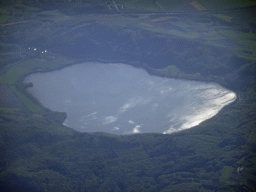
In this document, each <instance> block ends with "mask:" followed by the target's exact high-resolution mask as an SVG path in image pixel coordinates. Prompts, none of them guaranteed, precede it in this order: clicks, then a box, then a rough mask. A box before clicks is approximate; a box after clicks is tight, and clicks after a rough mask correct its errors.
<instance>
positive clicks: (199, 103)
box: [25, 63, 236, 134]
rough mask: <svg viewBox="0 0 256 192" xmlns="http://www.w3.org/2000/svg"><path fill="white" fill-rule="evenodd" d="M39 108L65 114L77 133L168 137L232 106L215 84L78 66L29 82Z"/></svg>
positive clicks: (127, 69)
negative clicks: (154, 133) (165, 135)
mask: <svg viewBox="0 0 256 192" xmlns="http://www.w3.org/2000/svg"><path fill="white" fill-rule="evenodd" d="M25 82H32V83H33V85H34V86H33V87H32V88H29V92H31V93H32V94H33V96H34V97H35V98H37V99H38V100H39V101H40V103H41V104H42V105H43V106H45V107H47V108H49V109H51V110H53V111H61V112H66V113H67V119H66V120H65V122H64V125H66V126H69V127H72V128H74V129H76V130H78V131H82V132H108V133H114V134H132V133H149V132H157V133H164V134H166V133H172V132H176V131H180V130H184V129H188V128H191V127H193V126H196V125H198V124H199V123H201V122H202V121H204V120H206V119H209V118H211V117H213V116H214V115H216V114H217V113H218V112H219V111H220V110H221V108H223V107H224V106H225V105H227V104H229V103H231V102H233V101H234V100H235V98H236V95H235V93H234V92H231V91H230V90H227V89H225V88H223V87H222V86H220V85H218V84H213V83H202V82H195V81H187V80H176V79H168V78H162V77H157V76H152V75H149V74H148V73H147V72H146V71H145V70H143V69H137V68H134V67H132V66H129V65H124V64H99V63H85V64H78V65H74V66H71V67H68V68H64V69H62V70H58V71H54V72H48V73H37V74H32V75H30V76H28V77H27V78H26V79H25Z"/></svg>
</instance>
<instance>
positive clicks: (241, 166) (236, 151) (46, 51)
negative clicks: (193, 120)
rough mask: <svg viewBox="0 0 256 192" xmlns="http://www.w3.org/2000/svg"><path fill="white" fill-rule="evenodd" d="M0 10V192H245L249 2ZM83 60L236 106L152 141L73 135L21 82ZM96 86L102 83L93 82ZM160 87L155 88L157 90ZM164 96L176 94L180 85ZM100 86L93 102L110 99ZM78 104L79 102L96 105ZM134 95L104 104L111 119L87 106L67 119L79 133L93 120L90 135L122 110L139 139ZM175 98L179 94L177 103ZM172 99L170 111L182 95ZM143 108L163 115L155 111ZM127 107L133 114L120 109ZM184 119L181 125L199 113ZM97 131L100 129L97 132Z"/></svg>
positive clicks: (253, 30)
mask: <svg viewBox="0 0 256 192" xmlns="http://www.w3.org/2000/svg"><path fill="white" fill-rule="evenodd" d="M0 5H1V7H0V24H1V26H0V83H1V87H0V88H1V91H2V92H1V93H3V94H1V95H0V100H1V101H2V102H1V108H0V150H1V153H0V191H40V192H41V191H61V192H63V191H67V192H70V191H75V192H76V191H117V192H119V191H125V192H134V191H139V192H141V191H152V192H155V191H161V192H165V191H177V192H184V191H186V192H195V191H201V192H205V191H209V192H217V191H218V192H224V191H225V192H226V191H229V192H233V191H234V192H248V191H250V192H251V191H255V190H256V188H255V181H256V179H255V177H256V171H255V167H256V151H255V149H256V134H255V132H256V128H255V124H256V115H255V114H256V86H255V85H256V76H255V74H256V67H255V65H256V46H255V45H256V43H255V42H256V15H255V13H256V11H255V6H256V3H255V2H253V1H249V0H246V1H242V0H225V2H224V1H221V0H215V1H210V0H204V1H202V0H196V1H194V0H193V1H192V0H191V1H190V0H189V1H187V0H174V1H169V0H157V1H146V0H137V1H134V0H122V1H108V0H101V1H90V0H79V1H74V0H71V1H70V0H63V1H57V0H48V1H45V0H37V1H26V0H20V1H15V0H1V1H0ZM88 62H90V63H101V64H103V63H104V66H105V67H110V66H112V65H111V64H113V63H115V64H117V63H123V64H127V65H128V66H127V67H130V68H129V69H133V68H132V67H135V68H136V71H134V72H133V73H132V76H133V77H134V75H135V74H137V70H138V71H143V74H147V73H148V74H150V75H154V78H156V79H158V78H159V79H161V80H160V82H162V81H163V84H161V85H165V86H170V84H169V81H170V82H172V81H174V80H173V79H175V81H180V82H183V81H185V80H190V81H191V80H192V81H193V82H191V83H192V84H196V85H199V84H200V83H202V84H203V85H205V84H207V86H208V85H210V87H209V88H207V89H208V90H211V89H212V88H213V87H215V88H216V87H217V89H218V90H223V89H224V90H227V91H228V92H231V93H230V94H231V96H232V97H231V98H233V96H234V94H235V95H236V100H235V101H234V102H232V103H230V104H228V105H226V106H224V107H223V108H222V109H221V110H220V111H218V109H217V108H215V109H214V111H215V112H216V111H218V113H217V114H216V115H214V116H213V117H211V118H210V119H207V120H205V121H203V122H201V123H200V124H199V125H197V126H195V127H193V128H191V129H184V130H180V131H178V132H173V133H171V134H162V132H164V131H166V130H169V129H163V130H162V131H161V134H160V133H155V132H154V133H143V134H126V135H117V134H110V133H99V132H97V133H95V132H93V130H94V128H93V127H92V126H94V125H91V126H88V127H87V128H89V129H91V131H92V132H79V131H77V130H75V129H73V128H69V127H67V126H64V125H63V123H64V122H65V121H66V122H65V123H67V124H68V125H69V124H70V122H68V118H69V117H68V114H66V113H64V112H56V111H52V110H50V109H51V107H52V106H48V107H45V106H44V105H42V103H43V102H42V101H41V103H40V102H38V100H36V99H35V97H36V98H39V97H40V96H42V95H45V94H46V95H47V94H49V92H47V91H41V92H37V93H38V95H35V94H34V96H33V95H32V94H33V92H32V90H34V89H35V88H36V83H34V87H33V86H32V84H31V83H24V80H25V79H26V77H28V78H29V77H30V76H29V75H32V76H34V75H48V74H49V72H51V73H54V74H55V73H59V72H61V71H65V69H68V67H70V69H72V68H75V67H76V64H79V63H88ZM108 64H110V65H108ZM144 70H145V71H144ZM99 71H100V70H99ZM104 71H105V70H104ZM128 71H129V70H128ZM38 73H41V74H38ZM43 73H44V74H43ZM148 74H147V75H148ZM99 76H100V77H101V76H102V79H103V76H104V73H102V74H101V75H99ZM73 77H74V76H72V75H71V78H73ZM107 77H108V76H105V79H107ZM124 77H125V76H124ZM124 77H123V76H122V77H119V78H120V79H121V78H124ZM162 78H173V79H172V80H169V79H168V80H166V79H164V80H163V79H162ZM61 79H62V77H61ZM97 79H100V78H97ZM102 79H101V80H102ZM105 79H104V80H105ZM137 79H138V77H137ZM55 80H56V81H59V80H60V78H57V79H55ZM55 80H54V81H55ZM63 81H64V80H63ZM165 81H166V82H165ZM52 82H53V81H52ZM52 82H50V83H52ZM79 82H81V81H73V82H72V79H71V80H70V81H68V82H66V84H67V85H70V83H73V86H74V87H75V84H76V83H77V84H78V85H79ZM96 82H97V81H96ZM96 82H91V83H96ZM101 82H102V81H101ZM103 82H104V84H105V86H107V85H109V84H108V83H107V82H105V81H103ZM133 82H134V84H136V83H137V81H135V80H133ZM98 84H99V82H98ZM185 84H186V83H185ZM188 84H190V83H188ZM156 85H159V84H157V83H156ZM161 85H159V86H156V87H155V88H156V89H161ZM70 86H71V85H70ZM79 86H81V87H82V86H83V85H79ZM127 86H128V85H127ZM136 86H137V85H136ZM148 86H149V87H150V86H152V85H148ZM212 86H213V87H212ZM96 87H97V86H93V88H95V89H96ZM119 87H120V85H119ZM132 87H134V85H132ZM171 87H172V88H176V89H180V88H183V84H182V85H181V86H179V87H178V85H177V87H175V86H174V85H171ZM109 88H110V89H107V88H105V89H100V88H99V89H98V90H94V92H93V93H99V95H110V96H111V95H112V97H113V95H114V96H115V95H116V91H117V90H116V89H115V87H114V88H113V87H111V86H110V87H109ZM144 88H146V86H145V87H144ZM215 88H214V89H215ZM86 89H87V88H86ZM138 89H139V88H138ZM28 90H30V91H31V93H32V94H31V93H29V92H28ZM56 90H58V88H56ZM142 90H143V88H142ZM151 90H154V89H153V88H152V89H151ZM168 90H169V89H168ZM171 90H172V89H171ZM171 90H170V91H171ZM202 90H203V91H206V90H204V88H203V89H202ZM147 91H148V89H145V92H147ZM74 92H75V91H74ZM75 93H77V92H75ZM157 93H159V91H158V92H157ZM215 93H217V92H216V91H214V92H213V93H212V92H211V94H210V95H215ZM222 93H223V94H224V95H225V92H222ZM90 94H92V93H90ZM90 94H89V95H87V96H86V101H89V102H91V103H92V102H93V105H96V102H95V101H93V100H91V99H92V98H93V97H92V96H91V95H90ZM164 94H165V93H163V95H164ZM54 95H55V94H53V97H54ZM66 95H68V96H69V95H72V93H64V94H63V99H64V100H61V98H59V99H60V101H64V103H65V105H66V106H68V103H72V101H71V102H69V100H68V99H70V98H69V97H68V98H65V96H66ZM127 95H128V93H126V92H125V96H127ZM156 95H157V94H156ZM202 95H203V94H202ZM112 97H111V98H112ZM143 97H146V96H145V95H142V96H141V97H139V98H138V97H136V98H137V99H131V98H133V97H132V96H131V97H127V98H126V99H124V100H123V101H120V105H117V106H116V107H117V108H114V107H115V105H112V106H114V107H113V108H111V107H109V106H108V108H110V109H109V110H112V113H109V114H102V116H97V115H99V114H98V113H100V112H99V110H97V111H94V110H92V109H91V108H90V105H89V106H88V109H90V111H88V113H87V112H86V113H84V114H83V115H84V116H83V117H84V118H79V119H78V121H79V120H81V122H82V123H83V124H84V123H87V122H92V121H94V120H92V119H95V118H97V119H99V117H103V119H102V120H103V121H99V122H100V123H99V124H100V125H101V124H103V123H104V122H105V123H106V122H111V121H114V120H116V121H115V122H112V123H117V122H118V120H121V116H119V115H120V114H121V113H120V111H123V113H129V112H131V114H130V115H131V116H130V117H132V118H128V119H127V120H124V121H125V123H126V124H127V121H128V125H132V127H131V129H130V130H131V131H133V130H134V128H137V129H135V130H138V131H143V126H142V125H141V124H142V123H140V122H139V123H138V122H137V119H135V117H134V116H132V114H134V113H135V114H136V111H137V110H139V111H140V109H139V108H137V107H143V106H144V105H138V103H139V101H144V100H143ZM186 97H189V94H184V98H186ZM198 97H199V98H201V96H198ZM217 97H218V96H217ZM196 98H197V97H196V96H195V98H194V97H193V98H192V100H193V99H196ZM207 98H208V97H207ZM224 98H225V97H224ZM231 98H230V101H231V100H232V99H231ZM65 99H66V100H65ZM100 99H101V100H102V101H105V100H104V99H105V98H100ZM130 99H131V100H130ZM39 100H40V99H39ZM176 100H177V101H181V100H182V96H181V97H178V99H176ZM65 101H66V102H65ZM78 101H79V100H78ZM117 101H118V100H117ZM135 101H136V102H135ZM146 101H147V100H146ZM152 101H153V100H152ZM206 101H207V100H202V103H203V102H206ZM208 101H209V100H208ZM208 101H207V102H208ZM94 102H95V104H94ZM82 103H83V102H82ZM105 103H106V102H105ZM131 103H133V105H129V104H131ZM155 103H157V104H158V105H159V106H160V105H163V106H164V108H165V109H167V108H168V106H167V105H164V103H165V104H166V102H163V103H161V102H160V101H158V102H154V103H153V104H155ZM188 103H189V104H191V105H192V103H193V102H192V103H190V102H189V101H188ZM202 103H201V104H202ZM214 103H215V104H216V103H219V100H214ZM221 103H225V102H224V101H223V102H222V101H221ZM126 104H127V105H126ZM195 104H196V103H195ZM53 105H54V106H55V103H54V104H53ZM171 105H172V104H171ZM174 105H177V106H178V105H180V103H174ZM100 106H102V105H100ZM128 106H134V107H131V108H129V110H126V111H125V109H126V107H128ZM186 106H189V105H186ZM197 106H198V105H197ZM199 106H200V107H202V106H201V105H199ZM215 106H218V105H215ZM79 107H80V106H77V108H79ZM135 108H136V109H137V110H134V111H132V110H133V109H135ZM154 108H155V110H158V109H157V108H158V107H157V105H153V107H152V105H150V107H149V108H148V109H147V111H150V110H151V111H152V110H153V109H154ZM116 109H117V111H116ZM120 109H121V110H120ZM168 109H169V108H168ZM219 109H220V108H219ZM195 110H196V112H195V113H194V112H193V115H196V114H197V113H200V112H201V111H199V109H197V108H195ZM60 111H62V110H60ZM113 111H114V112H113ZM95 112H97V113H95ZM115 112H116V113H115ZM185 113H189V110H185ZM213 113H214V112H213ZM213 113H212V114H213ZM140 114H141V113H139V114H136V117H137V116H139V115H140ZM159 114H160V116H161V115H162V114H163V116H164V115H166V114H164V113H162V112H161V111H159ZM204 114H208V113H204ZM88 115H89V116H88ZM90 115H91V116H90ZM90 117H92V118H91V119H90V121H88V118H90ZM161 117H162V116H161ZM189 117H191V116H189ZM115 118H117V119H115ZM129 120H131V121H129ZM147 120H149V121H151V119H147ZM168 120H169V121H170V120H172V119H168ZM173 121H174V120H173ZM133 122H134V124H133ZM122 123H123V122H122ZM135 123H136V124H135ZM96 124H97V123H96ZM144 124H145V123H144ZM108 125H111V123H110V124H105V125H103V127H104V126H108ZM137 125H141V127H140V128H138V127H136V126H137ZM159 125H162V124H159ZM177 125H178V124H177ZM80 126H81V125H80ZM111 126H112V125H111ZM164 126H166V125H164ZM169 126H171V125H169ZM99 127H102V126H99ZM80 128H81V127H80ZM85 128H86V125H85ZM111 128H112V127H111ZM118 128H121V127H118ZM168 128H169V127H168ZM175 128H178V127H175ZM183 128H184V127H183ZM80 131H81V130H80ZM113 131H114V130H113ZM111 133H114V132H111Z"/></svg>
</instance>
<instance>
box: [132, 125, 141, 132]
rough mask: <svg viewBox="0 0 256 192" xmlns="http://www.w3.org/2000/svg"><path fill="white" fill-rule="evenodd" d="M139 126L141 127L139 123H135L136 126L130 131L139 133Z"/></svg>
mask: <svg viewBox="0 0 256 192" xmlns="http://www.w3.org/2000/svg"><path fill="white" fill-rule="evenodd" d="M140 127H141V126H140V125H136V126H135V127H134V128H133V130H132V133H133V134H134V133H140V130H139V128H140Z"/></svg>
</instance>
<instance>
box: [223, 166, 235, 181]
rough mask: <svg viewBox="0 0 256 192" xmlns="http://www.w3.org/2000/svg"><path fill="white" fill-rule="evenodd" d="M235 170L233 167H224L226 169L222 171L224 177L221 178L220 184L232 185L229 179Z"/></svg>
mask: <svg viewBox="0 0 256 192" xmlns="http://www.w3.org/2000/svg"><path fill="white" fill-rule="evenodd" d="M233 170H234V168H233V167H231V166H224V168H223V169H222V175H221V176H220V182H222V183H225V184H232V182H230V181H229V178H230V176H231V174H232V171H233Z"/></svg>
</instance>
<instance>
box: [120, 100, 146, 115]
mask: <svg viewBox="0 0 256 192" xmlns="http://www.w3.org/2000/svg"><path fill="white" fill-rule="evenodd" d="M150 101H151V98H146V97H142V96H137V97H132V98H130V99H129V100H128V101H127V102H126V103H125V104H124V105H123V106H122V107H121V108H120V112H125V111H127V110H128V109H130V108H133V107H135V106H136V105H145V104H147V103H149V102H150Z"/></svg>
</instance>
